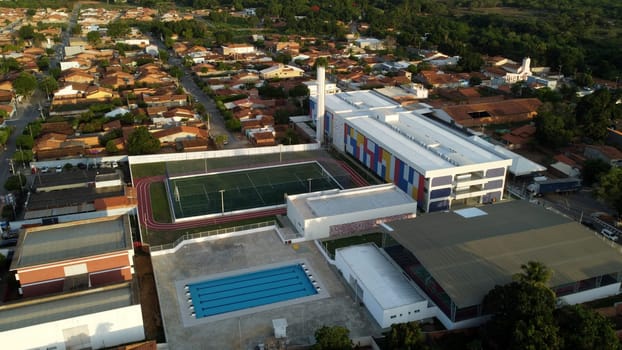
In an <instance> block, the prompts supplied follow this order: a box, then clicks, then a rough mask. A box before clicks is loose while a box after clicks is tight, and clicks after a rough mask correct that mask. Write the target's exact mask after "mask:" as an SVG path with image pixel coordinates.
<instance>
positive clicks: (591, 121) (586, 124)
mask: <svg viewBox="0 0 622 350" xmlns="http://www.w3.org/2000/svg"><path fill="white" fill-rule="evenodd" d="M617 100H618V97H617V96H614V95H612V94H611V93H610V92H609V90H608V89H600V90H597V91H595V92H594V93H593V94H590V95H587V96H584V97H583V98H581V100H579V102H578V103H577V107H576V109H575V111H576V116H577V121H578V123H579V124H580V125H581V130H582V131H583V134H584V135H585V136H587V137H590V138H591V139H593V140H594V141H602V140H604V139H605V137H606V136H607V128H608V127H609V126H610V124H611V123H612V121H613V120H615V119H618V118H620V116H621V115H622V107H620V105H619V104H617V103H616V102H617Z"/></svg>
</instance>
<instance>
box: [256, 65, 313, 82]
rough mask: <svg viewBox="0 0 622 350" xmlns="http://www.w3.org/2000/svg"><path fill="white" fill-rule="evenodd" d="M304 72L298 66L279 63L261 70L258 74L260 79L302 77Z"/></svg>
mask: <svg viewBox="0 0 622 350" xmlns="http://www.w3.org/2000/svg"><path fill="white" fill-rule="evenodd" d="M304 72H305V71H304V70H302V69H300V68H298V67H294V66H290V65H285V64H281V63H279V64H278V65H275V66H272V67H270V68H266V69H263V70H261V71H260V72H259V76H260V77H261V78H262V79H287V78H298V77H302V76H303V75H304Z"/></svg>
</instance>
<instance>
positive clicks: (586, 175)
mask: <svg viewBox="0 0 622 350" xmlns="http://www.w3.org/2000/svg"><path fill="white" fill-rule="evenodd" d="M609 169H611V165H610V164H609V163H607V162H605V161H604V160H602V159H598V158H594V159H587V160H585V162H583V168H582V169H581V183H582V184H583V186H591V185H592V184H593V183H595V182H598V181H600V177H601V176H602V175H603V174H606V173H607V172H608V171H609Z"/></svg>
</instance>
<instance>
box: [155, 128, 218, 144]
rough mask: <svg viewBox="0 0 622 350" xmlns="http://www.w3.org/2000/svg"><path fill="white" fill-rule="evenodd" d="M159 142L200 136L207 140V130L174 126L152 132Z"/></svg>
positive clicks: (174, 141)
mask: <svg viewBox="0 0 622 350" xmlns="http://www.w3.org/2000/svg"><path fill="white" fill-rule="evenodd" d="M152 135H153V136H154V137H155V138H157V139H158V140H160V143H161V144H167V143H176V142H177V141H183V140H191V139H196V138H202V139H204V140H206V142H207V130H205V129H199V128H197V127H192V126H175V127H172V128H167V129H162V130H158V131H155V132H153V134H152Z"/></svg>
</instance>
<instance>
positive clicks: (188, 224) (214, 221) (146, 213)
mask: <svg viewBox="0 0 622 350" xmlns="http://www.w3.org/2000/svg"><path fill="white" fill-rule="evenodd" d="M162 181H164V176H151V177H145V178H142V179H138V180H136V181H135V186H136V192H137V194H138V213H139V218H140V222H141V224H143V225H145V226H147V228H149V229H152V230H179V229H187V228H194V227H201V226H208V225H218V224H223V223H227V222H231V221H240V220H246V219H253V218H258V217H264V216H271V215H282V214H285V211H286V210H285V208H275V209H267V210H260V211H254V212H250V213H243V214H235V215H224V216H218V217H214V218H209V219H200V220H193V221H185V222H178V223H162V222H158V221H157V220H156V219H157V218H154V217H153V212H152V210H151V198H150V193H149V187H150V185H151V184H152V183H154V182H162Z"/></svg>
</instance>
